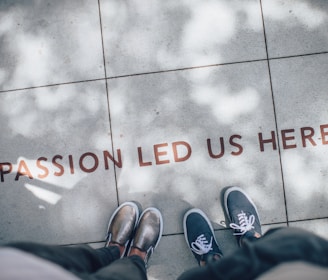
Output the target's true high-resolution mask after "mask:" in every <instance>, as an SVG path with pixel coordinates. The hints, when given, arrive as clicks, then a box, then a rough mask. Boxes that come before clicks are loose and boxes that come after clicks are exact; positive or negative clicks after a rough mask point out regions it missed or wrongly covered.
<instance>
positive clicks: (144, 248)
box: [92, 207, 163, 280]
mask: <svg viewBox="0 0 328 280" xmlns="http://www.w3.org/2000/svg"><path fill="white" fill-rule="evenodd" d="M162 232H163V218H162V215H161V213H160V212H159V210H157V209H156V208H152V207H151V208H147V209H145V210H144V211H143V213H142V214H141V217H140V219H139V222H138V225H137V228H136V232H135V235H134V238H133V240H132V241H131V246H130V249H129V251H128V254H127V258H123V259H119V260H117V261H115V262H113V263H112V264H111V265H109V266H106V267H104V268H102V269H100V270H99V271H97V272H96V273H94V274H93V275H92V276H93V278H94V279H97V280H98V279H99V280H105V279H106V280H132V279H133V280H146V279H147V270H146V267H147V265H148V261H149V258H150V257H151V255H152V253H153V252H154V250H155V248H156V247H157V245H158V243H159V241H160V239H161V236H162Z"/></svg>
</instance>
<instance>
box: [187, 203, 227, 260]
mask: <svg viewBox="0 0 328 280" xmlns="http://www.w3.org/2000/svg"><path fill="white" fill-rule="evenodd" d="M183 229H184V235H185V238H186V242H187V244H188V246H189V248H190V250H191V252H192V253H193V254H194V256H195V258H196V260H197V262H198V264H199V265H204V264H205V263H207V262H209V261H212V260H214V259H219V258H221V257H222V252H221V250H220V248H219V245H218V243H217V241H216V239H215V235H214V230H213V228H212V225H211V222H210V221H209V219H208V218H207V216H206V215H205V214H204V212H203V211H201V210H200V209H196V208H194V209H191V210H189V211H188V212H187V213H186V214H185V215H184V218H183Z"/></svg>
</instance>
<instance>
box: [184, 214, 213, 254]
mask: <svg viewBox="0 0 328 280" xmlns="http://www.w3.org/2000/svg"><path fill="white" fill-rule="evenodd" d="M191 213H197V214H199V215H201V216H202V217H203V218H204V220H205V221H206V222H207V224H208V225H209V227H210V229H211V232H212V235H213V238H214V241H215V242H216V244H219V243H218V242H217V241H216V238H215V234H214V229H213V226H212V223H211V221H210V220H209V219H208V218H207V216H206V214H205V213H204V212H203V211H202V210H200V209H198V208H192V209H190V210H188V211H187V212H186V214H185V215H184V217H183V231H184V236H185V239H186V242H187V244H188V247H189V248H190V244H189V240H188V233H187V223H186V221H187V218H188V216H189V214H191Z"/></svg>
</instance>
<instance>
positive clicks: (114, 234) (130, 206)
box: [105, 202, 139, 258]
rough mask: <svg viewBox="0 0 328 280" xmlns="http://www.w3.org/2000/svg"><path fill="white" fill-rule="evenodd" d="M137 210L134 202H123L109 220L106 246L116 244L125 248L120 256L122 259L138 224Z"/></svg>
mask: <svg viewBox="0 0 328 280" xmlns="http://www.w3.org/2000/svg"><path fill="white" fill-rule="evenodd" d="M138 218H139V208H138V205H137V204H136V203H134V202H124V203H123V204H121V205H120V206H119V207H118V208H117V209H116V210H115V212H114V213H113V215H112V217H111V218H110V220H109V224H108V230H107V238H106V245H105V246H109V245H111V244H118V245H120V246H123V247H125V248H124V251H123V253H122V254H121V255H120V257H121V258H123V257H124V255H125V252H126V249H127V246H128V243H129V241H130V239H131V238H132V236H133V233H134V230H135V227H136V225H137V223H138Z"/></svg>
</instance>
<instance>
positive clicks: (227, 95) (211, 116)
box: [109, 62, 286, 234]
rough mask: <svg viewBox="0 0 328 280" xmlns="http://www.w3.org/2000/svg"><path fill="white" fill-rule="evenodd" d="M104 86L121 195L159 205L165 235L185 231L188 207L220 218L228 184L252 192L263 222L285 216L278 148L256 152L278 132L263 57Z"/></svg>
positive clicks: (130, 79)
mask: <svg viewBox="0 0 328 280" xmlns="http://www.w3.org/2000/svg"><path fill="white" fill-rule="evenodd" d="M196 77H198V79H197V78H196ZM109 87H110V88H111V91H110V100H111V102H110V107H111V116H112V130H113V141H114V147H115V149H118V148H120V149H121V150H122V154H123V158H124V160H123V167H122V168H121V169H120V170H118V171H117V179H118V191H119V197H120V199H122V200H123V201H125V200H131V199H135V198H137V200H138V201H140V202H141V204H142V205H145V207H146V206H150V205H151V204H154V205H157V206H158V207H160V209H161V210H162V211H163V214H164V219H165V221H166V223H165V224H166V226H165V228H164V232H165V233H170V234H172V233H176V232H181V231H182V227H181V223H180V222H179V221H180V220H181V219H180V217H181V215H182V213H183V212H184V211H185V210H186V209H188V208H190V207H198V208H201V209H204V210H205V211H206V212H207V213H208V214H209V215H210V217H211V218H213V221H218V219H220V218H221V219H222V218H223V213H222V209H221V207H220V190H221V189H222V188H224V187H226V186H228V185H231V184H234V185H240V186H243V187H244V188H246V189H248V190H249V191H250V192H251V194H252V195H253V196H254V198H255V199H256V201H257V202H258V204H259V208H260V209H261V212H262V213H263V221H264V222H265V223H270V222H283V221H285V220H286V217H285V210H284V208H285V207H284V199H283V196H282V181H281V175H280V163H279V157H278V153H277V151H273V150H272V149H270V148H269V149H267V150H265V151H264V152H261V151H260V144H259V140H258V138H259V136H258V134H259V133H263V135H266V134H270V131H271V130H274V129H275V123H274V115H273V106H272V99H271V93H270V86H269V78H268V73H267V65H266V63H265V62H256V63H246V64H238V65H229V66H222V67H211V68H206V69H198V70H188V71H182V72H174V73H173V72H171V73H161V74H154V75H146V76H136V77H130V78H128V79H127V78H122V79H114V80H110V81H109ZM129 88H133V91H129V90H127V89H129ZM227 104H229V105H227ZM118 108H119V109H118ZM140 108H142V110H140ZM122 112H125V114H122ZM220 137H222V139H223V143H224V144H223V145H224V148H223V145H222V146H220ZM263 137H264V136H263ZM207 139H210V141H211V142H210V144H208V141H207ZM229 142H230V144H229ZM174 143H177V144H176V145H177V147H178V148H179V149H180V150H178V148H177V156H178V161H177V160H176V159H175V158H174V155H173V152H174V151H175V150H174V149H175V148H174V146H172V145H174ZM138 148H139V153H138ZM188 148H189V149H190V151H189V153H188ZM223 149H224V152H223ZM172 150H173V151H172ZM215 157H216V158H215ZM179 160H180V161H179ZM273 174H274V176H273ZM274 186H275V187H274ZM266 197H270V201H267V200H265V198H266ZM264 201H265V202H264ZM272 213H274V215H272ZM214 217H215V218H214Z"/></svg>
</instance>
